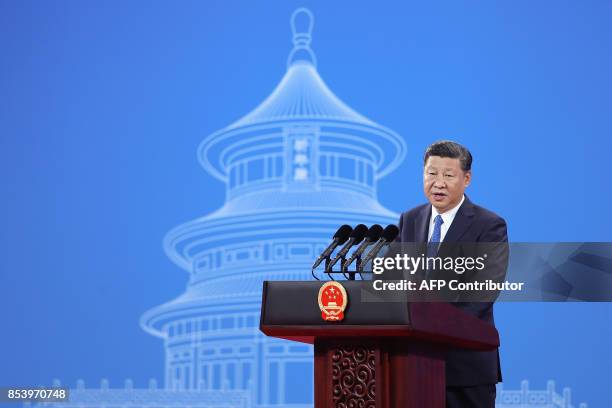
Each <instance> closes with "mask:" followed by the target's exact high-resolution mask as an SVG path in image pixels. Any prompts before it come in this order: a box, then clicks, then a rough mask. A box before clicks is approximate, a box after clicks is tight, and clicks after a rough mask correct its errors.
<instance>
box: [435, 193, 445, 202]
mask: <svg viewBox="0 0 612 408" xmlns="http://www.w3.org/2000/svg"><path fill="white" fill-rule="evenodd" d="M432 196H433V198H434V200H436V201H442V200H444V197H446V194H444V193H433V194H432Z"/></svg>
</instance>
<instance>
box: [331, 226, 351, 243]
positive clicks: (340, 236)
mask: <svg viewBox="0 0 612 408" xmlns="http://www.w3.org/2000/svg"><path fill="white" fill-rule="evenodd" d="M351 232H353V228H352V227H351V226H350V225H347V224H344V225H342V226H341V227H340V228H338V231H336V233H335V234H334V239H337V240H338V244H339V245H342V244H344V243H345V242H346V240H347V239H348V238H349V236H350V235H351Z"/></svg>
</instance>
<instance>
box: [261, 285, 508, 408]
mask: <svg viewBox="0 0 612 408" xmlns="http://www.w3.org/2000/svg"><path fill="white" fill-rule="evenodd" d="M324 283H325V282H322V281H304V282H303V281H286V282H285V281H266V282H264V286H263V294H262V306H261V321H260V330H261V331H262V332H263V333H264V334H266V335H268V336H272V337H277V338H282V339H287V340H292V341H298V342H302V343H309V344H314V389H315V393H314V394H315V395H314V406H315V408H332V407H333V408H341V407H342V408H344V407H365V408H374V407H375V408H399V407H402V408H422V407H428V408H444V407H445V389H446V379H445V352H446V351H447V350H449V349H471V350H493V349H495V348H497V347H498V346H499V336H498V333H497V330H496V329H495V328H494V327H493V326H491V325H490V324H488V323H486V322H483V321H481V320H480V319H478V318H477V317H474V316H472V315H469V314H467V313H465V312H463V311H462V310H460V309H459V308H457V307H455V306H453V305H450V304H448V303H437V302H429V303H410V302H401V301H392V302H389V301H376V300H375V299H374V300H373V299H372V298H371V296H370V295H371V293H372V289H371V281H341V282H340V283H341V284H342V286H343V287H344V288H345V290H346V292H347V295H348V304H347V307H346V310H345V311H344V319H343V320H341V321H338V322H328V321H325V320H324V319H323V318H322V316H321V310H320V308H319V303H318V293H319V289H320V288H321V286H322V285H323V284H324Z"/></svg>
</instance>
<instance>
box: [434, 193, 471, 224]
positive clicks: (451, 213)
mask: <svg viewBox="0 0 612 408" xmlns="http://www.w3.org/2000/svg"><path fill="white" fill-rule="evenodd" d="M464 201H465V194H464V195H463V196H461V201H460V202H459V204H457V205H456V206H455V207H453V208H451V209H450V210H448V211H446V212H445V213H443V214H440V213H439V212H438V210H437V209H436V207H434V206H433V205H432V206H431V220H430V222H433V220H434V219H435V218H436V215H440V216H441V217H442V221H444V223H443V224H446V225H450V224H451V223H452V222H453V220H454V219H455V215H456V214H457V211H459V207H461V204H463V202H464Z"/></svg>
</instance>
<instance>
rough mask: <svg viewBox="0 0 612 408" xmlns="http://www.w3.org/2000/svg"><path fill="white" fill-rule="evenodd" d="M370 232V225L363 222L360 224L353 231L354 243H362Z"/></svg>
mask: <svg viewBox="0 0 612 408" xmlns="http://www.w3.org/2000/svg"><path fill="white" fill-rule="evenodd" d="M367 233H368V227H367V226H365V225H363V224H358V225H356V226H355V228H354V229H353V232H352V233H351V238H354V240H353V244H358V243H360V242H361V241H362V240H363V238H364V237H365V236H366V234H367Z"/></svg>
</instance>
